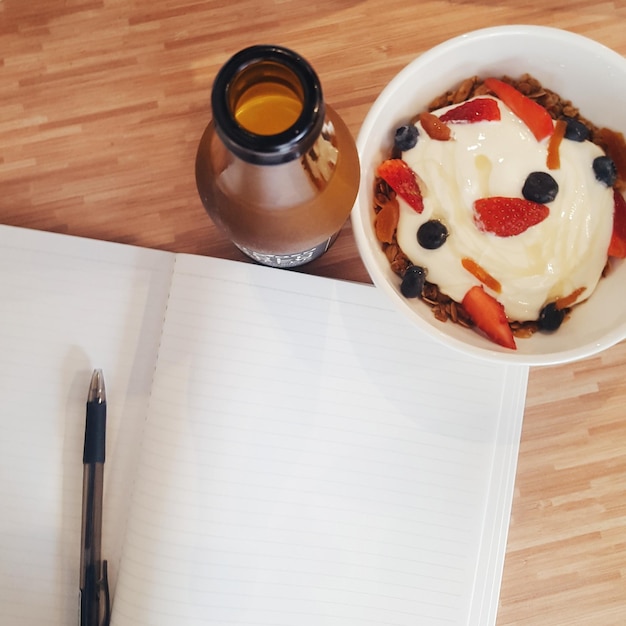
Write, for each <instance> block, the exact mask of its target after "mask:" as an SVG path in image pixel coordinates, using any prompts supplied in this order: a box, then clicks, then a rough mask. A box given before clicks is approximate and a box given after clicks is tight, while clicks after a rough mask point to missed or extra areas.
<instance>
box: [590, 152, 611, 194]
mask: <svg viewBox="0 0 626 626" xmlns="http://www.w3.org/2000/svg"><path fill="white" fill-rule="evenodd" d="M593 173H594V174H595V175H596V178H597V179H598V180H599V181H600V182H601V183H604V184H605V185H606V186H607V187H612V186H613V183H614V182H615V179H616V178H617V168H616V167H615V163H614V162H613V159H610V158H609V157H608V156H599V157H596V158H595V159H594V160H593Z"/></svg>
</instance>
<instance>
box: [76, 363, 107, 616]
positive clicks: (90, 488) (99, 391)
mask: <svg viewBox="0 0 626 626" xmlns="http://www.w3.org/2000/svg"><path fill="white" fill-rule="evenodd" d="M106 416H107V403H106V392H105V389H104V377H103V376H102V370H94V372H93V375H92V377H91V383H90V385H89V395H88V396H87V416H86V418H85V447H84V449H83V518H82V529H81V552H80V626H107V625H108V623H109V618H110V606H109V585H108V579H107V562H106V561H103V560H102V555H101V544H102V489H103V472H104V457H105V448H106V445H105V443H106Z"/></svg>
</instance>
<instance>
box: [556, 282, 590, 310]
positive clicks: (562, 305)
mask: <svg viewBox="0 0 626 626" xmlns="http://www.w3.org/2000/svg"><path fill="white" fill-rule="evenodd" d="M583 291H585V287H578V289H574V291H572V293H570V294H569V296H565V297H563V298H557V299H556V300H555V301H554V306H555V307H556V310H557V311H562V310H563V309H567V308H568V307H570V306H572V304H574V302H576V300H578V296H579V295H580V294H581V293H582V292H583Z"/></svg>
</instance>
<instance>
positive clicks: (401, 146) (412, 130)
mask: <svg viewBox="0 0 626 626" xmlns="http://www.w3.org/2000/svg"><path fill="white" fill-rule="evenodd" d="M418 137H419V131H418V130H417V127H416V126H414V125H413V124H405V125H404V126H400V128H398V129H397V130H396V134H395V137H394V139H393V145H394V147H395V148H397V149H398V150H400V151H402V152H405V151H406V150H410V149H411V148H414V147H415V145H416V144H417V138H418Z"/></svg>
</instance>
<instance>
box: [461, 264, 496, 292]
mask: <svg viewBox="0 0 626 626" xmlns="http://www.w3.org/2000/svg"><path fill="white" fill-rule="evenodd" d="M461 264H462V265H463V267H464V268H465V269H466V270H467V271H468V272H469V273H470V274H472V275H473V276H474V277H476V278H477V279H478V280H479V281H480V282H481V283H483V285H485V286H487V287H489V289H492V290H493V291H495V292H496V293H500V292H501V291H502V285H501V284H500V281H498V280H497V279H496V278H494V277H493V276H492V275H491V274H490V273H489V272H488V271H487V270H486V269H485V268H484V267H481V266H480V265H479V264H478V263H476V261H474V259H470V258H469V257H463V258H462V259H461Z"/></svg>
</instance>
